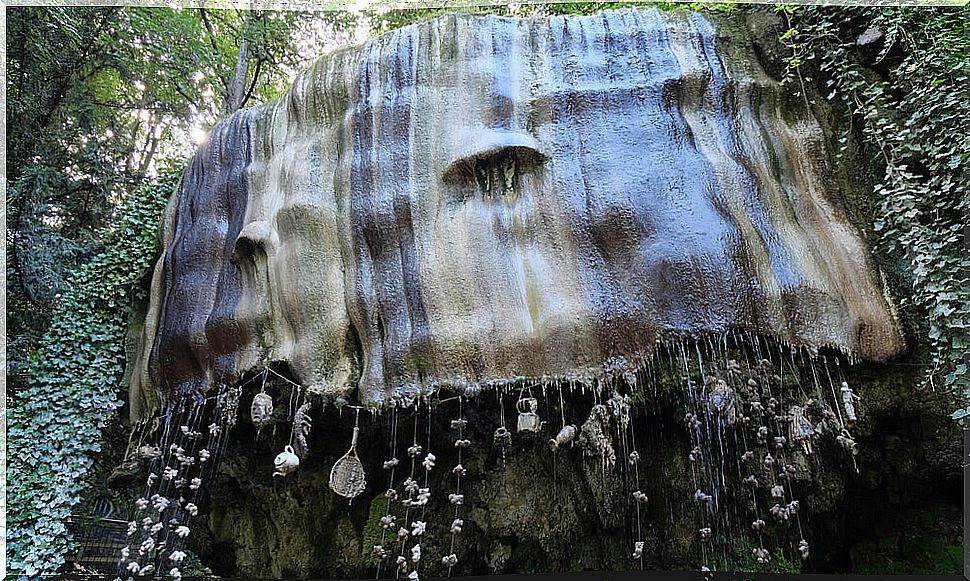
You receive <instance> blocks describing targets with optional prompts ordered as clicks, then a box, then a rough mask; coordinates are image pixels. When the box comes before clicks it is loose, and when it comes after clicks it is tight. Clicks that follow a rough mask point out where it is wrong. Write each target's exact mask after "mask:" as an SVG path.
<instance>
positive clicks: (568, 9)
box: [367, 2, 737, 34]
mask: <svg viewBox="0 0 970 581" xmlns="http://www.w3.org/2000/svg"><path fill="white" fill-rule="evenodd" d="M648 6H653V7H656V8H659V9H660V10H664V11H670V10H694V11H705V10H706V11H731V10H734V9H735V8H736V7H737V5H736V4H735V3H734V2H719V3H708V2H689V3H688V2H549V3H536V4H485V5H464V4H460V3H453V4H452V5H450V6H446V7H442V8H405V9H395V10H388V11H384V12H380V13H370V14H368V15H367V16H368V20H369V22H370V28H371V31H372V32H373V33H374V34H383V33H385V32H388V31H391V30H394V29H397V28H401V27H402V26H407V25H409V24H415V23H417V22H422V21H425V20H429V19H431V18H434V17H435V16H440V15H442V14H446V13H448V12H468V13H472V14H493V15H496V16H518V17H530V16H565V15H588V14H594V13H596V12H600V11H602V10H618V9H621V8H643V7H648Z"/></svg>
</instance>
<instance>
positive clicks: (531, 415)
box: [515, 397, 540, 432]
mask: <svg viewBox="0 0 970 581" xmlns="http://www.w3.org/2000/svg"><path fill="white" fill-rule="evenodd" d="M515 407H516V408H517V409H518V410H519V420H518V431H519V432H538V431H539V427H540V423H539V415H538V414H536V410H538V409H539V400H537V399H536V398H534V397H523V398H521V399H519V401H518V402H516V404H515Z"/></svg>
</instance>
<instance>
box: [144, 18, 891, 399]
mask: <svg viewBox="0 0 970 581" xmlns="http://www.w3.org/2000/svg"><path fill="white" fill-rule="evenodd" d="M784 91H785V90H784V89H782V88H781V87H780V86H779V85H778V83H777V82H776V81H774V80H773V79H772V78H771V77H769V76H768V75H767V74H766V73H765V72H764V70H762V68H761V65H760V64H758V59H757V57H756V55H755V53H754V49H753V48H751V46H750V45H749V44H746V43H744V42H739V41H737V40H733V41H730V42H729V41H728V40H726V39H725V37H724V35H723V34H721V33H719V31H718V30H717V29H716V28H715V26H713V25H712V24H711V23H710V22H709V21H708V20H705V19H704V17H702V16H699V15H690V16H678V15H664V14H661V13H660V12H658V11H656V10H652V9H651V10H643V11H634V10H626V11H617V12H604V13H601V14H597V15H594V16H587V17H554V18H547V19H528V20H527V19H510V18H498V17H486V16H469V15H447V16H444V17H441V18H438V19H436V20H434V21H431V22H427V23H423V24H419V25H414V26H409V27H406V28H403V29H400V30H398V31H395V32H393V33H391V34H388V35H385V36H382V37H379V38H376V39H373V40H371V41H369V42H367V43H366V44H365V45H363V46H361V47H355V48H352V49H346V50H342V51H339V52H336V53H333V54H331V55H329V56H325V57H323V58H321V59H320V60H319V61H317V62H316V64H315V65H314V66H313V67H312V68H311V69H310V70H308V71H306V72H305V73H304V74H302V75H301V76H300V77H299V78H298V79H297V81H296V82H295V83H294V85H293V87H292V88H291V89H290V91H289V92H288V93H287V94H286V95H285V96H284V97H283V98H282V99H281V100H280V101H279V102H277V103H275V104H270V105H267V106H262V107H258V108H254V109H249V110H245V111H241V112H239V113H237V114H236V115H234V116H233V117H232V118H231V119H229V120H228V121H226V122H225V123H223V124H222V125H221V126H219V127H217V128H216V129H215V130H214V131H213V133H212V135H211V137H210V140H209V142H208V143H207V144H206V145H205V146H203V147H202V148H201V149H200V151H199V152H198V154H197V155H196V157H195V158H194V160H193V161H192V163H191V165H190V167H189V168H188V169H187V170H186V172H185V175H184V178H183V181H182V184H181V187H180V189H179V191H178V193H177V194H176V195H175V196H174V197H173V199H172V201H171V205H170V208H169V211H168V213H167V217H166V220H165V223H164V224H163V228H162V242H163V245H164V253H163V255H162V257H161V258H160V260H159V263H158V266H157V269H156V272H155V278H154V283H153V292H152V296H151V305H150V308H149V312H148V316H147V320H146V324H145V330H144V333H143V336H142V341H141V349H140V353H141V355H140V358H139V360H138V361H137V362H136V365H137V369H136V370H135V371H136V372H135V373H134V374H133V380H132V389H133V391H134V392H135V393H136V394H144V393H146V392H151V391H157V392H158V393H161V394H163V395H164V396H166V397H172V396H173V395H177V394H183V395H184V394H190V393H200V392H203V391H205V390H207V389H209V388H210V387H211V386H214V385H217V384H219V383H232V382H235V381H238V380H239V378H240V377H241V376H242V374H243V373H245V372H246V371H249V370H251V369H253V368H255V367H258V366H261V365H263V364H265V363H267V362H274V361H276V362H279V361H285V362H287V364H288V365H289V367H290V370H291V372H292V374H293V375H294V377H295V378H296V379H297V380H298V381H300V382H301V383H302V384H304V385H306V386H308V387H309V388H310V389H311V390H312V391H316V392H319V393H324V394H330V395H338V394H346V393H348V392H349V391H351V390H353V389H355V388H358V387H359V389H360V393H359V396H360V398H361V399H362V400H363V401H365V402H367V403H369V404H374V405H378V404H381V403H384V402H386V401H388V399H390V398H401V399H408V398H410V397H412V396H413V395H415V394H416V393H418V392H419V391H422V390H434V389H439V388H454V389H458V390H465V389H477V388H478V387H483V386H485V387H487V386H488V385H490V384H494V383H496V382H501V381H505V380H509V379H513V378H516V377H522V376H536V377H537V376H543V375H545V376H550V377H560V378H570V377H600V376H602V375H603V374H604V373H613V372H623V371H626V370H629V369H631V368H634V367H637V366H638V365H641V364H643V362H644V361H645V360H647V359H648V358H650V357H651V355H652V353H653V352H654V348H655V345H656V344H657V342H658V341H662V340H664V339H669V338H675V337H680V336H684V335H696V334H700V333H708V332H712V333H717V332H724V331H726V330H729V329H739V330H746V331H750V332H752V333H757V334H762V335H767V336H772V337H774V338H776V339H778V340H779V341H781V342H783V343H789V344H792V345H798V346H807V347H809V348H817V347H823V346H828V347H835V348H838V349H841V350H843V351H845V352H847V353H851V354H853V355H855V356H859V357H862V358H865V359H871V360H875V361H883V360H886V359H888V358H890V357H892V356H894V355H895V354H898V353H899V352H900V351H901V350H902V349H903V348H904V344H903V338H902V334H901V332H900V328H899V324H898V322H897V319H896V316H895V313H894V309H893V306H892V305H891V303H890V302H889V300H888V299H887V298H886V295H885V290H884V287H883V283H882V280H881V276H880V274H879V273H878V272H877V271H876V269H875V268H874V266H873V263H872V261H871V259H870V258H869V256H868V251H867V249H866V248H865V245H864V243H863V242H862V240H861V238H860V236H859V235H858V233H857V232H855V231H854V229H853V228H852V227H851V226H850V224H849V223H848V221H847V219H846V218H845V217H844V215H843V213H842V211H841V210H840V209H839V207H838V205H837V203H836V202H837V200H838V199H839V198H840V195H841V193H840V192H839V191H838V186H837V185H836V184H837V183H838V180H836V179H835V178H834V170H833V168H832V162H831V159H830V158H831V153H830V152H829V151H827V150H826V145H825V143H826V141H825V139H824V136H823V134H822V129H821V128H820V126H819V123H818V121H817V120H816V119H815V118H814V117H813V116H812V114H811V112H809V111H808V110H806V109H804V108H797V107H792V106H791V104H790V102H789V101H786V100H785V98H784V97H783V94H784ZM133 395H134V394H133ZM143 397H144V396H143V395H141V396H139V397H138V398H135V397H133V398H132V401H136V400H138V401H140V400H141V399H142V398H143ZM133 411H134V412H135V413H137V412H138V410H137V409H133Z"/></svg>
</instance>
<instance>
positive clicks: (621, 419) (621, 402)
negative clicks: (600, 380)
mask: <svg viewBox="0 0 970 581" xmlns="http://www.w3.org/2000/svg"><path fill="white" fill-rule="evenodd" d="M609 405H610V408H611V411H612V412H613V417H615V418H616V421H617V423H618V424H619V426H620V430H621V431H624V430H626V428H627V426H629V425H630V407H631V406H632V405H633V400H632V399H631V398H630V396H629V395H620V392H618V391H615V390H614V391H613V397H611V398H610V401H609Z"/></svg>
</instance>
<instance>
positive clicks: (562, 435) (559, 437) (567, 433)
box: [549, 424, 639, 457]
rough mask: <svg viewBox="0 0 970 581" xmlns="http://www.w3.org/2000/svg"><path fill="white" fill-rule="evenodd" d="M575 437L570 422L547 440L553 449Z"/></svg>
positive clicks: (574, 428) (574, 431)
mask: <svg viewBox="0 0 970 581" xmlns="http://www.w3.org/2000/svg"><path fill="white" fill-rule="evenodd" d="M575 437H576V426H574V425H572V424H570V425H568V426H563V428H562V429H561V430H559V433H558V434H556V437H555V438H553V439H551V440H549V447H550V448H552V449H553V451H555V450H558V449H559V448H561V447H562V446H565V445H566V444H568V443H569V442H571V441H572V440H573V438H575ZM631 454H634V452H631ZM637 457H639V454H638V455H637Z"/></svg>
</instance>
